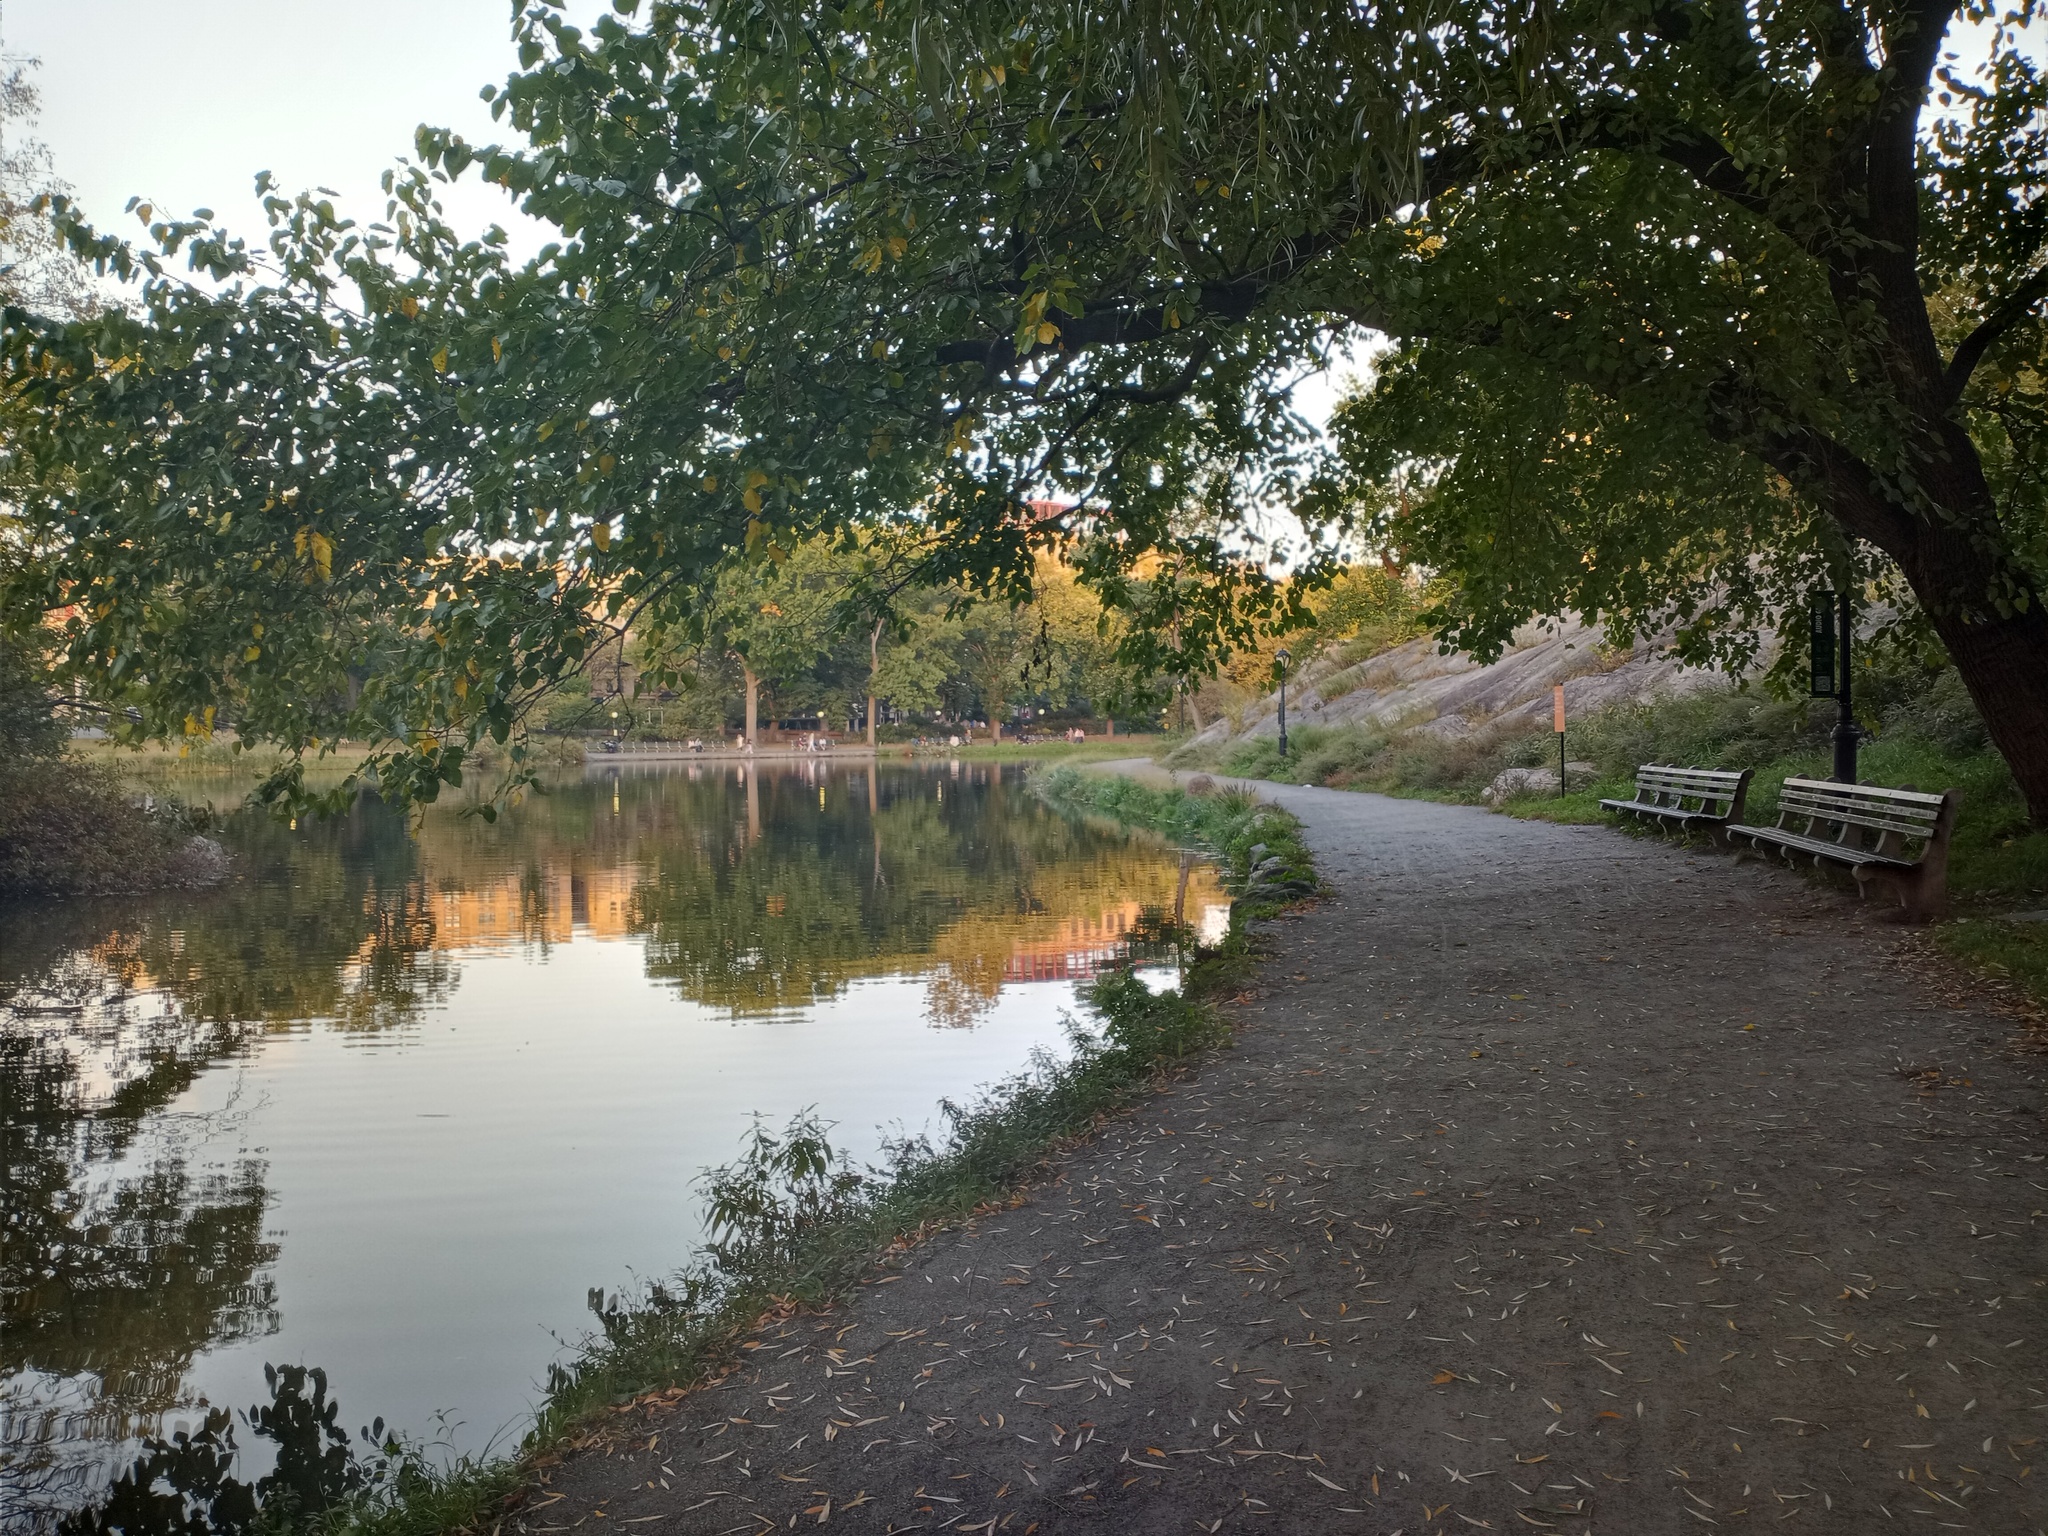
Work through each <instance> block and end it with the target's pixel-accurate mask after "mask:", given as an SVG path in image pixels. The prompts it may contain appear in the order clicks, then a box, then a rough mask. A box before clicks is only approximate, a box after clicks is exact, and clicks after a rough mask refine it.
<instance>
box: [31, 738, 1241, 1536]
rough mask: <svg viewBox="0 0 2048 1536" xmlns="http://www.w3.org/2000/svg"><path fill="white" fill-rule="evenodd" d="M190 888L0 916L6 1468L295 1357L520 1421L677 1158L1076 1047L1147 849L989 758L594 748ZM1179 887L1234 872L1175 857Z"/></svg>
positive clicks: (344, 1384) (309, 828) (673, 1191)
mask: <svg viewBox="0 0 2048 1536" xmlns="http://www.w3.org/2000/svg"><path fill="white" fill-rule="evenodd" d="M223 837H224V840H225V841H227V842H228V843H229V844H230V845H231V847H232V849H233V851H234V853H235V856H236V865H237V875H236V878H235V879H234V880H232V881H231V882H230V883H229V884H227V885H226V886H224V887H222V888H220V889H217V890H214V891H210V892H203V893H191V892H179V893H172V894H165V895H161V896H156V897H150V898H134V899H127V900H120V901H97V902H41V903H35V904H32V905H27V906H18V907H15V908H11V909H6V910H0V1094H4V1105H0V1109H4V1116H5V1122H6V1127H5V1137H6V1146H5V1154H6V1164H7V1167H6V1188H5V1200H6V1210H5V1223H6V1225H5V1235H6V1245H5V1256H4V1282H5V1294H4V1302H5V1308H6V1311H5V1315H4V1329H0V1349H4V1355H0V1443H4V1445H5V1447H6V1470H5V1472H4V1474H0V1476H4V1483H0V1498H5V1499H6V1501H7V1502H8V1503H9V1504H10V1506H11V1507H12V1508H13V1510H14V1511H16V1512H17V1513H21V1512H23V1511H27V1512H29V1517H30V1523H31V1524H42V1525H47V1524H48V1523H50V1520H51V1518H52V1516H53V1514H54V1513H56V1512H59V1511H62V1510H64V1509H66V1508H73V1507H77V1506H79V1505H80V1504H82V1503H86V1502H90V1501H91V1500H92V1499H93V1497H94V1496H95V1495H96V1493H97V1492H98V1491H99V1490H100V1489H102V1488H103V1487H104V1486H105V1484H106V1482H107V1480H108V1479H109V1477H110V1476H111V1475H112V1473H113V1472H114V1471H116V1470H118V1469H119V1468H120V1467H122V1466H124V1465H125V1464H126V1463H127V1461H128V1460H129V1458H130V1457H131V1456H132V1454H133V1452H134V1450H135V1447H136V1443H137V1439H138V1437H139V1436H140V1435H142V1434H145V1433H156V1432H170V1431H172V1430H175V1429H177V1428H179V1427H181V1426H183V1425H185V1424H188V1423H190V1424H193V1425H194V1426H195V1427H196V1423H197V1421H198V1420H199V1418H201V1417H202V1416H203V1412H204V1408H205V1406H206V1405H208V1404H211V1405H215V1406H226V1407H230V1408H236V1409H245V1408H247V1407H249V1406H250V1404H251V1403H253V1402H255V1401H257V1400H258V1399H259V1398H262V1397H263V1396H264V1392H263V1368H264V1366H265V1364H266V1363H278V1364H283V1363H300V1364H305V1365H309V1366H321V1367H324V1368H325V1369H326V1371H327V1372H328V1374H329V1376H330V1378H331V1379H332V1382H333V1390H334V1393H335V1395H336V1396H337V1397H338V1398H339V1400H340V1402H341V1404H342V1411H343V1422H344V1423H345V1424H346V1425H347V1426H349V1427H350V1428H351V1429H353V1428H354V1427H355V1426H356V1425H359V1424H363V1423H367V1422H369V1420H370V1419H371V1417H372V1416H373V1415H381V1416H382V1417H383V1418H384V1419H386V1420H387V1421H388V1422H390V1423H392V1424H394V1425H396V1426H398V1427H399V1428H401V1429H402V1430H404V1431H405V1432H407V1433H408V1434H409V1435H412V1436H415V1437H418V1438H422V1439H428V1438H434V1437H439V1438H440V1439H442V1440H443V1441H444V1442H445V1444H447V1445H448V1446H451V1447H454V1448H457V1449H461V1450H477V1449H481V1448H484V1447H486V1446H491V1445H495V1446H496V1447H498V1448H501V1449H507V1448H510V1446H511V1445H513V1444H515V1443H516V1441H517V1438H518V1436H519V1434H520V1433H521V1432H522V1430H523V1429H524V1427H525V1424H526V1423H527V1421H528V1419H529V1416H530V1413H531V1411H532V1409H533V1406H534V1405H535V1403H536V1402H537V1400H538V1398H539V1395H540V1391H541V1386H540V1384H541V1383H542V1382H543V1381H544V1380H545V1379H546V1375H547V1369H548V1366H549V1364H550V1362H552V1361H555V1360H559V1359H561V1358H562V1357H563V1355H564V1352H565V1351H567V1350H570V1349H572V1348H573V1347H574V1345H575V1343H576V1341H577V1340H578V1339H580V1338H581V1337H582V1336H583V1335H584V1334H585V1332H586V1324H587V1323H588V1322H589V1314H588V1312H587V1310H586V1308H587V1304H588V1301H587V1299H588V1296H589V1293H590V1291H591V1290H592V1288H593V1287H603V1288H606V1289H609V1290H613V1291H617V1290H620V1289H630V1288H631V1286H632V1285H633V1283H634V1282H635V1280H636V1278H637V1279H639V1280H648V1279H658V1278H660V1277H661V1276H662V1275H663V1274H665V1273H667V1272H669V1271H671V1270H672V1269H674V1268H675V1267H676V1266H678V1265H679V1264H681V1263H682V1262H683V1261H684V1260H686V1259H687V1258H688V1257H689V1256H690V1254H691V1253H692V1252H693V1250H694V1249H695V1248H696V1246H697V1245H698V1243H699V1242H700V1241H701V1237H702V1229H701V1221H700V1214H699V1209H698V1202H699V1191H698V1190H697V1188H696V1187H695V1180H696V1177H697V1175H698V1174H699V1173H700V1172H701V1171H702V1170H703V1169H704V1168H706V1167H707V1166H710V1165H714V1164H718V1163H723V1162H727V1161H729V1160H730V1159H731V1158H732V1157H733V1156H734V1155H735V1153H736V1152H737V1151H738V1150H739V1145H740V1141H741V1138H742V1136H743V1135H744V1133H745V1132H746V1130H747V1129H748V1127H749V1126H750V1124H751V1123H752V1119H751V1117H752V1116H754V1115H756V1114H759V1115H762V1116H764V1117H766V1118H767V1119H768V1120H769V1121H771V1122H773V1123H774V1124H776V1125H780V1124H781V1123H782V1122H783V1121H784V1120H786V1119H787V1118H788V1117H789V1116H790V1115H792V1114H793V1113H796V1112H798V1111H802V1110H804V1109H806V1108H810V1107H815V1109H816V1111H817V1113H818V1114H819V1115H821V1116H822V1117H823V1118H825V1119H826V1120H827V1121H830V1122H836V1124H837V1130H835V1132H834V1141H835V1143H837V1144H840V1145H843V1146H844V1147H845V1148H846V1149H847V1150H849V1151H850V1152H851V1153H852V1154H854V1155H855V1156H856V1157H857V1158H865V1157H868V1156H872V1155H874V1154H875V1153H877V1152H878V1151H879V1149H880V1146H881V1143H882V1141H883V1139H884V1137H885V1136H886V1135H901V1134H905V1133H909V1134H915V1133H917V1132H919V1131H920V1130H923V1129H925V1128H927V1127H928V1126H930V1125H931V1124H932V1122H933V1121H934V1119H935V1116H936V1113H937V1110H938V1107H939V1105H940V1103H941V1101H942V1100H946V1099H952V1100H956V1101H957V1100H964V1099H967V1098H970V1097H971V1096H972V1095H973V1094H974V1093H975V1091H976V1090H977V1088H979V1087H981V1086H983V1085H986V1084H989V1083H992V1082H994V1081H997V1080H999V1079H1001V1078H1003V1077H1005V1076H1008V1075H1010V1074H1013V1073H1015V1072H1017V1071H1019V1070H1021V1069H1023V1068H1024V1067H1026V1066H1027V1064H1028V1063H1029V1062H1030V1060H1031V1058H1032V1055H1033V1053H1034V1052H1039V1051H1052V1052H1058V1051H1061V1050H1063V1049H1064V1048H1065V1046H1066V1033H1065V1027H1064V1023H1063V1017H1064V1015H1066V1014H1067V1013H1069V1012H1070V1011H1071V1010H1072V1009H1073V1007H1074V1004H1075V989H1076V987H1077V985H1078V984H1079V983H1081V982H1082V981H1084V980H1086V979H1087V978H1088V977H1090V976H1092V975H1093V974H1095V973H1096V972H1097V971H1098V970H1100V969H1101V968H1103V967H1105V966H1109V965H1112V964H1116V963H1120V962H1125V961H1127V960H1129V959H1130V958H1131V956H1132V938H1133V932H1134V930H1139V929H1142V927H1143V924H1142V922H1141V917H1142V915H1143V914H1145V913H1146V911H1147V909H1150V910H1151V911H1152V912H1153V913H1155V914H1156V913H1158V912H1160V911H1161V910H1164V909H1170V908H1171V906H1172V904H1173V901H1174V896H1175V888H1176V882H1177V880H1178V878H1179V870H1180V864H1179V860H1178V859H1177V858H1176V857H1175V855H1174V854H1173V852H1172V851H1171V850H1170V849H1168V848H1166V847H1165V846H1163V845H1162V844H1161V843H1160V842H1159V841H1157V840H1156V839H1152V838H1148V837H1145V836H1142V835H1135V834H1127V833H1124V832H1122V831H1119V830H1117V829H1114V828H1110V827H1106V826H1103V825H1101V824H1099V823H1094V822H1087V823H1083V822H1078V821H1075V820H1072V819H1070V818H1067V817H1064V816H1061V815H1059V814H1057V813H1056V812H1054V811H1053V810H1051V809H1050V808H1048V807H1047V806H1046V805H1044V804H1043V803H1042V802H1041V801H1040V800H1039V799H1037V798H1036V797H1035V796H1034V795H1033V794H1032V793H1031V792H1030V790H1029V789H1028V788H1027V787H1026V786H1025V784H1024V783H1023V781H1022V778H1021V771H1020V770H1017V769H1014V768H997V767H992V766H987V765H976V764H962V763H959V762H951V763H947V762H938V763H933V764H930V765H919V766H912V765H900V766H898V765H883V766H880V767H878V768H877V767H871V766H869V765H868V764H865V763H852V764H840V765H827V764H822V763H821V764H818V765H815V766H811V765H805V766H791V767H788V768H783V769H777V768H774V767H768V766H763V767H760V768H756V769H753V770H751V771H750V770H749V769H747V768H745V767H742V766H739V765H735V764H731V763H715V762H706V763H687V764H671V765H663V766H647V767H625V768H610V767H607V768H593V769H592V770H590V771H589V772H588V773H586V775H585V776H584V777H583V778H582V779H581V780H580V781H578V782H573V783H569V784H565V785H560V786H557V787H555V788H554V790H553V791H552V792H551V793H549V794H546V795H544V796H538V797H534V798H531V799H529V800H527V801H526V802H525V803H523V804H522V805H520V806H518V807H516V808H514V809H513V810H512V811H510V812H509V813H507V814H506V815H504V816H503V817H501V818H500V819H499V821H498V822H497V823H495V824H488V823H485V822H484V821H482V820H481V819H479V818H476V817H465V816H462V815H459V814H458V813H457V812H456V811H454V810H452V809H443V808H436V809H434V810H431V811H429V812H428V813H427V814H426V815H425V816H424V817H423V818H421V819H420V820H419V821H418V823H417V824H408V822H407V821H406V820H405V819H404V818H403V817H400V816H398V815H396V814H395V813H393V812H391V811H390V810H388V809H386V808H384V807H383V806H381V805H380V804H378V803H375V802H366V803H364V804H363V805H361V806H359V807H358V808H357V809H356V810H355V811H354V812H353V813H352V814H350V815H349V816H347V817H345V818H342V819H339V820H336V821H331V822H322V823H313V822H305V823H301V824H299V825H297V826H296V827H287V826H284V825H282V824H280V823H278V822H275V821H273V820H270V819H269V818H267V817H264V816H260V815H257V814H254V813H247V812H244V813H240V814H238V815H236V816H235V817H233V818H231V819H230V820H229V822H228V823H227V825H226V830H225V832H224V833H223ZM1187 902H1188V920H1189V921H1190V922H1197V921H1201V922H1205V923H1206V924H1208V925H1209V926H1211V927H1212V928H1213V926H1214V925H1215V924H1216V923H1218V922H1219V921H1221V920H1222V918H1223V915H1224V913H1225V911H1226V910H1227V909H1226V904H1225V903H1226V898H1224V897H1223V896H1222V894H1221V892H1220V890H1219V888H1218V887H1217V885H1216V884H1215V881H1214V878H1213V875H1212V874H1211V873H1210V871H1209V870H1208V869H1207V868H1206V866H1198V867H1197V869H1196V870H1195V872H1194V874H1193V877H1192V884H1191V886H1190V888H1189V891H1188V895H1187Z"/></svg>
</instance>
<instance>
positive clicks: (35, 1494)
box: [0, 976, 277, 1510]
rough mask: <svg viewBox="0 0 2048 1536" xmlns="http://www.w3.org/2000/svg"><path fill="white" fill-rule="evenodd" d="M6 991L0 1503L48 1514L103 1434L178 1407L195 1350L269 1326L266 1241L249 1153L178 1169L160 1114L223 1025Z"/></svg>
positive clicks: (93, 1457) (96, 1463)
mask: <svg viewBox="0 0 2048 1536" xmlns="http://www.w3.org/2000/svg"><path fill="white" fill-rule="evenodd" d="M67 979H69V980H71V981H73V982H74V983H75V976H74V977H71V978H67ZM74 995H75V994H74ZM13 1003H14V1009H13V1012H12V1014H11V1017H10V1021H9V1024H8V1027H7V1029H6V1032H5V1033H4V1034H0V1123H4V1132H0V1140H4V1147H0V1154H4V1162H5V1169H4V1172H5V1183H6V1187H7V1192H8V1193H7V1212H6V1241H5V1245H4V1252H0V1337H4V1339H5V1355H4V1367H0V1439H4V1441H5V1442H6V1444H7V1445H8V1446H9V1447H10V1449H11V1454H10V1456H9V1458H8V1461H7V1464H6V1467H5V1470H4V1471H0V1498H5V1499H7V1500H8V1501H9V1503H10V1504H12V1505H14V1506H15V1507H17V1508H22V1509H25V1510H26V1509H35V1508H42V1509H44V1510H50V1509H63V1508H68V1507H71V1506H73V1505H75V1504H76V1503H77V1502H78V1501H79V1499H80V1498H82V1497H84V1496H86V1495H87V1494H88V1493H89V1492H90V1490H91V1489H92V1488H93V1487H94V1486H96V1485H97V1484H98V1483H100V1482H101V1481H103V1480H104V1477H105V1475H106V1468H105V1466H104V1464H103V1460H102V1457H103V1454H104V1447H105V1446H107V1445H108V1444H110V1443H120V1442H123V1441H127V1440H131V1439H133V1438H134V1437H135V1436H137V1435H139V1434H141V1433H144V1432H146V1431H149V1430H152V1429H154V1428H155V1427H156V1424H157V1422H158V1420H159V1419H160V1418H161V1416H162V1415H163V1414H165V1413H166V1412H168V1411H170V1410H172V1409H174V1408H177V1407H180V1406H184V1405H185V1404H184V1400H183V1395H182V1393H181V1389H180V1384H181V1382H182V1380H183V1378H184V1376H185V1373H186V1371H187V1370H188V1369H189V1368H190V1366H191V1363H192V1359H193V1357H194V1356H195V1355H196V1354H197V1353H198V1352H199V1351H200V1350H202V1349H204V1348H206V1347H207V1346H208V1345H210V1344H213V1343H216V1342H219V1341H222V1340H226V1339H235V1338H242V1337H247V1336H250V1335H254V1334H262V1333H268V1332H271V1331H273V1330H274V1329H275V1327H276V1325H277V1318H276V1313H275V1311H274V1309H273V1300H274V1298H273V1293H272V1288H271V1285H270V1282H269V1281H268V1280H267V1279H264V1278H262V1277H261V1276H260V1273H259V1272H260V1271H261V1270H262V1269H263V1268H264V1267H265V1266H267V1265H268V1264H270V1263H271V1262H272V1261H273V1260H274V1259H275V1258H276V1250H275V1249H274V1248H273V1247H272V1246H271V1245H269V1244H267V1243H265V1242H264V1241H263V1218H264V1211H265V1207H266V1204H267V1192H266V1190H265V1189H264V1185H263V1168H262V1165H261V1164H260V1163H258V1162H255V1161H253V1160H243V1161H241V1162H240V1163H239V1164H237V1165H235V1166H233V1167H231V1168H229V1169H226V1170H219V1171H212V1172H207V1173H194V1172H193V1171H192V1170H191V1169H190V1167H189V1166H188V1162H187V1159H186V1157H185V1156H184V1155H183V1152H182V1151H181V1149H180V1146H179V1137H178V1134H177V1132H178V1131H179V1130H180V1129H181V1127H179V1126H177V1125H175V1124H172V1125H168V1126H167V1125H166V1124H164V1122H163V1120H162V1117H161V1114H160V1112H161V1111H162V1110H163V1108H164V1107H165V1106H166V1105H167V1104H169V1103H170V1102H171V1101H172V1100H173V1099H175V1098H176V1097H177V1096H178V1095H179V1094H181V1093H183V1092H184V1090H185V1088H186V1087H187V1086H188V1085H189V1084H190V1083H191V1081H192V1079H193V1078H194V1077H195V1076H196V1075H197V1074H198V1073H199V1072H200V1071H202V1070H204V1068H205V1066H206V1065H208V1064H209V1063H210V1062H211V1061H214V1060H218V1059H219V1058H220V1057H221V1056H224V1055H227V1054H230V1053H232V1052H233V1051H234V1050H235V1049H237V1048H239V1044H240V1040H239V1033H240V1032H239V1031H237V1030H235V1029H233V1028H231V1027H227V1026H218V1025H213V1024H206V1023H200V1024H196V1025H195V1024H192V1023H190V1022H188V1021H185V1020H183V1019H181V1018H179V1017H178V1016H177V1015H175V1014H173V1013H167V1012H162V1011H156V1010H148V1009H144V1008H142V1007H140V1006H138V1005H137V1004H136V1003H134V1002H133V1000H125V999H121V998H120V997H119V995H118V994H116V993H111V992H110V993H109V994H108V995H107V996H106V997H103V998H102V999H100V1000H97V1001H94V1002H89V1003H85V1004H83V1005H80V1004H77V1003H69V1002H67V1003H48V1002H41V1001H38V1000H37V999H36V998H35V996H34V995H30V996H23V995H22V994H21V992H20V991H19V990H17V991H16V995H15V997H14V999H13ZM59 1008H61V1009H62V1010H63V1011H62V1012H61V1013H59V1012H51V1011H45V1010H53V1009H59ZM74 1010H76V1011H74ZM60 1020H61V1021H62V1022H61V1023H59V1022H57V1021H60ZM38 1026H41V1027H38Z"/></svg>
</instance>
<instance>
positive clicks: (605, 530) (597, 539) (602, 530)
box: [590, 523, 612, 550]
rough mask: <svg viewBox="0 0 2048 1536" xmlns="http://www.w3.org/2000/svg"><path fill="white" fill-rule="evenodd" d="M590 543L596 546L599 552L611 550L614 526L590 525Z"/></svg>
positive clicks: (608, 524) (604, 524)
mask: <svg viewBox="0 0 2048 1536" xmlns="http://www.w3.org/2000/svg"><path fill="white" fill-rule="evenodd" d="M590 542H591V543H593V544H595V545H596V546H597V547H598V549H599V550H607V549H610V548H611V547H612V525H611V524H610V523H592V524H591V525H590Z"/></svg>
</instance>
